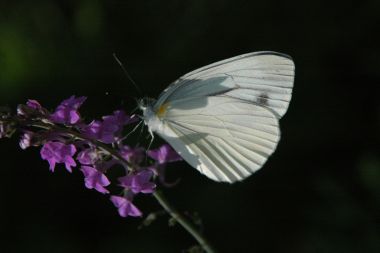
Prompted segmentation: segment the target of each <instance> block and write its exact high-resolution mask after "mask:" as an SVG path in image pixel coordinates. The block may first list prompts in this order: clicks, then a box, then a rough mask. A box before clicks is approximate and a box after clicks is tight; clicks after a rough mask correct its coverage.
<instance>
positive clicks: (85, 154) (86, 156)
mask: <svg viewBox="0 0 380 253" xmlns="http://www.w3.org/2000/svg"><path fill="white" fill-rule="evenodd" d="M98 159H99V157H98V154H97V152H96V151H95V150H94V149H91V148H88V149H85V150H82V151H81V152H80V153H79V154H78V155H77V160H78V161H79V162H80V163H81V164H85V165H91V164H95V162H96V161H97V160H98Z"/></svg>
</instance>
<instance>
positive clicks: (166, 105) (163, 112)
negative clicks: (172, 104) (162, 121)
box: [156, 103, 169, 117]
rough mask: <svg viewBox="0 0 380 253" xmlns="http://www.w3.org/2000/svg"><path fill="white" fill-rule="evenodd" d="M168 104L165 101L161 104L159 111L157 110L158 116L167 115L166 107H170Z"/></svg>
mask: <svg viewBox="0 0 380 253" xmlns="http://www.w3.org/2000/svg"><path fill="white" fill-rule="evenodd" d="M168 106H169V103H165V104H163V105H161V106H160V107H159V108H158V110H157V112H156V114H157V116H158V117H163V116H165V113H166V109H167V108H168Z"/></svg>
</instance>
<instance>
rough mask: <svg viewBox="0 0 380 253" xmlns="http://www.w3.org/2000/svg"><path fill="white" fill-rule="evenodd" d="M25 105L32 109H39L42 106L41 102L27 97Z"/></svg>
mask: <svg viewBox="0 0 380 253" xmlns="http://www.w3.org/2000/svg"><path fill="white" fill-rule="evenodd" d="M26 105H27V106H28V107H30V108H32V109H34V110H41V109H42V106H41V104H40V103H39V102H38V101H37V100H34V99H28V102H26Z"/></svg>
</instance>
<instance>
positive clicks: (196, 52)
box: [0, 0, 380, 253]
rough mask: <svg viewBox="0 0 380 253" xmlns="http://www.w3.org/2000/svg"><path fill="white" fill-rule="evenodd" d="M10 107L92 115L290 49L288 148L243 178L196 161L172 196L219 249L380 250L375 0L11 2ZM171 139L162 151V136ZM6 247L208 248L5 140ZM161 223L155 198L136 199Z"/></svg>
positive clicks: (5, 76) (378, 17)
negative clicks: (197, 73) (70, 109)
mask: <svg viewBox="0 0 380 253" xmlns="http://www.w3.org/2000/svg"><path fill="white" fill-rule="evenodd" d="M0 14H1V15H0V104H1V105H9V106H11V107H13V108H15V107H16V105H17V104H19V103H24V102H25V101H26V99H28V98H35V99H37V100H39V101H40V102H41V103H42V104H43V105H44V106H46V107H47V108H50V109H54V108H55V106H56V105H57V104H58V103H59V102H60V101H62V100H63V99H65V98H67V97H69V96H70V95H73V94H75V95H85V96H88V101H87V102H86V104H85V105H84V106H83V108H82V109H81V112H82V115H84V116H86V117H87V118H88V119H91V118H93V117H100V116H102V115H105V114H109V113H111V112H112V111H113V110H115V109H119V108H123V109H125V110H126V111H131V110H132V109H133V108H134V107H135V105H136V104H135V98H137V97H138V94H137V93H136V91H135V89H134V88H133V87H132V86H131V85H130V82H129V81H128V80H127V79H126V77H125V76H124V74H123V73H122V71H121V69H120V67H119V66H118V65H117V64H116V62H115V60H114V59H113V58H112V53H117V55H118V56H119V58H120V59H121V60H122V61H123V62H124V63H125V65H126V67H127V69H128V71H129V72H130V74H131V75H132V76H133V78H134V79H135V81H136V82H137V83H138V85H139V86H140V87H141V88H142V89H143V90H144V93H145V94H146V95H147V96H151V97H156V96H157V95H158V94H159V93H160V91H161V90H163V89H164V88H165V87H166V86H167V85H168V84H169V83H170V82H171V81H173V80H174V79H176V78H177V77H179V76H180V75H182V74H185V73H186V72H188V71H190V70H193V69H195V68H197V67H201V66H203V65H205V64H208V63H212V62H214V61H217V60H221V59H224V58H228V57H232V56H236V55H239V54H242V53H247V52H252V51H260V50H273V51H279V52H283V53H286V54H289V55H291V56H292V57H293V59H294V61H295V64H296V79H295V86H294V93H293V99H292V101H291V104H290V107H289V111H288V113H287V114H286V115H285V117H284V118H283V119H282V120H281V130H282V140H281V142H280V144H279V146H278V149H277V150H276V152H275V154H274V155H273V156H272V157H271V158H270V159H269V160H268V162H267V163H266V164H265V166H264V168H263V169H262V170H260V171H259V172H257V173H256V174H254V175H253V176H251V177H250V178H248V179H247V180H245V181H243V182H241V183H236V184H233V185H227V184H220V183H215V182H213V181H211V180H208V179H207V178H206V177H204V176H201V175H200V174H199V173H198V172H197V171H196V170H194V169H192V168H190V167H189V166H188V165H187V164H185V163H177V164H173V165H172V166H170V167H169V173H170V176H171V177H172V178H177V177H181V178H182V180H181V182H180V184H179V185H178V186H176V187H175V188H171V189H165V193H166V195H167V196H168V198H169V199H170V200H171V201H172V202H173V203H174V204H175V205H176V206H177V207H178V208H180V209H181V210H183V211H187V212H189V213H193V212H198V213H199V215H200V216H201V218H202V220H203V224H204V232H205V234H206V236H207V237H208V238H209V239H210V240H211V241H212V242H213V243H214V244H215V246H216V247H217V248H218V249H219V250H220V252H283V253H285V252H289V253H290V252H292V253H294V252H334V253H337V252H344V253H350V252H371V253H372V252H374V253H375V252H380V239H379V238H380V232H379V221H380V214H379V213H380V208H379V204H380V198H379V196H380V186H379V183H380V156H379V153H380V152H379V141H380V138H379V137H380V136H379V127H380V103H379V96H378V95H379V90H378V89H376V88H378V86H379V81H380V71H379V63H378V61H379V53H380V52H379V51H380V50H379V45H380V43H379V40H378V33H379V24H380V2H379V1H376V0H372V1H317V0H312V1H299V2H290V1H243V0H234V1H232V0H231V1H228V0H224V1H223V0H222V1H201V0H193V1H157V0H154V1H153V0H152V1H150V0H147V1H121V0H110V1H95V0H76V1H74V0H73V1H42V0H39V1H37V0H36V1H6V0H1V2H0ZM155 145H158V142H156V143H155ZM0 149H1V151H0V157H1V163H0V179H1V183H0V231H1V232H2V236H1V237H0V252H39V253H44V252H73V253H74V252H91V253H96V252H137V253H140V252H141V253H145V252H168V253H169V252H181V250H184V249H187V248H189V247H190V246H192V245H193V244H194V240H193V239H192V238H191V237H190V236H189V235H188V234H187V233H186V232H185V231H184V230H183V229H182V228H181V227H179V226H175V227H168V226H167V219H166V217H162V218H160V219H159V220H158V221H156V222H155V223H153V224H152V225H151V226H149V227H147V228H144V229H142V230H138V229H137V227H138V225H139V224H140V223H141V221H142V220H141V219H135V218H127V219H123V218H120V217H119V216H118V214H117V212H116V209H115V208H114V207H113V206H112V204H111V202H110V201H109V200H108V199H107V196H103V195H101V194H98V193H96V192H95V191H93V190H91V191H90V190H87V189H85V188H84V185H83V177H82V174H81V172H79V171H77V170H76V171H75V172H74V173H73V174H69V173H67V172H66V171H65V170H64V168H63V167H59V168H58V169H57V171H56V173H54V174H52V173H50V172H49V171H48V164H47V162H46V161H42V160H41V159H40V156H39V151H38V149H36V148H30V149H28V150H26V151H21V149H20V148H19V147H18V140H17V139H16V138H14V139H11V140H9V139H2V140H1V141H0ZM137 205H138V206H139V207H140V208H141V209H142V210H143V211H144V213H145V214H148V213H149V212H150V211H157V210H160V207H159V206H158V204H157V203H156V202H155V200H154V199H153V198H152V197H149V196H145V197H144V196H143V197H140V198H138V199H137Z"/></svg>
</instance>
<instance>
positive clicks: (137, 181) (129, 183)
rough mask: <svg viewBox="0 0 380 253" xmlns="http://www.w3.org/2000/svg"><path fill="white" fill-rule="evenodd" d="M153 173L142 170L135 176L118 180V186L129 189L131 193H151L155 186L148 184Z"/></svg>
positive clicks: (131, 175)
mask: <svg viewBox="0 0 380 253" xmlns="http://www.w3.org/2000/svg"><path fill="white" fill-rule="evenodd" d="M152 176H153V172H152V171H151V170H143V171H141V172H139V173H137V174H135V175H134V174H130V175H128V176H125V177H121V178H119V182H120V185H121V186H123V187H125V188H127V189H130V190H131V191H132V192H133V193H139V192H142V193H152V192H154V189H155V188H156V184H154V183H152V182H150V179H151V177H152Z"/></svg>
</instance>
